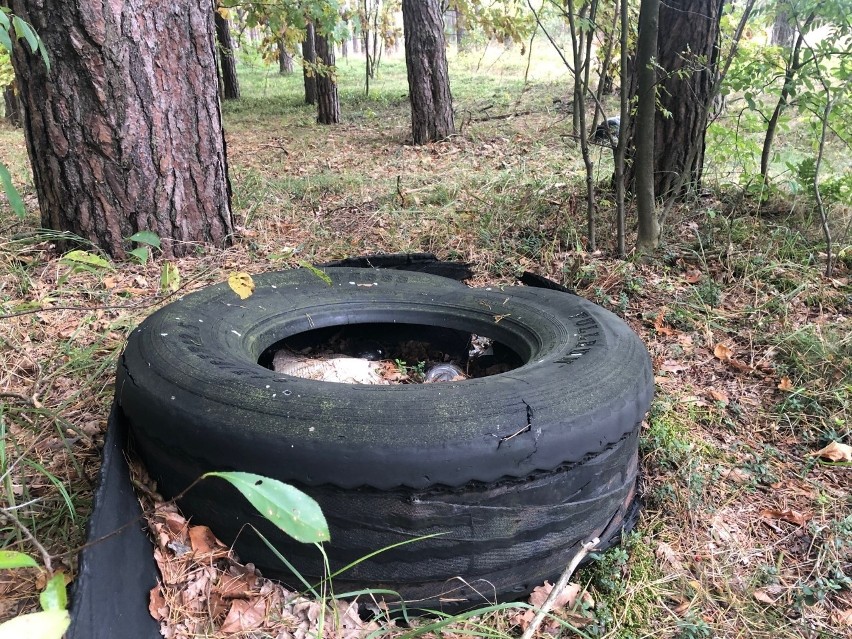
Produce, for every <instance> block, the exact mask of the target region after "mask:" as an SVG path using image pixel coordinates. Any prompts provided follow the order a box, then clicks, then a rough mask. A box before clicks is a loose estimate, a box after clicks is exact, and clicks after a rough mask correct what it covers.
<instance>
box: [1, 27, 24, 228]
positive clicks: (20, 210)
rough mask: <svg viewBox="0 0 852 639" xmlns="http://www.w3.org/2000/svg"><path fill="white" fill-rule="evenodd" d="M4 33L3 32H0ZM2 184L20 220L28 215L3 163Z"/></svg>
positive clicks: (10, 204)
mask: <svg viewBox="0 0 852 639" xmlns="http://www.w3.org/2000/svg"><path fill="white" fill-rule="evenodd" d="M0 33H3V31H0ZM0 182H2V183H3V190H4V191H6V198H7V199H8V200H9V206H11V207H12V210H13V211H14V212H15V215H17V216H18V217H19V218H20V217H24V216H25V215H26V214H27V209H26V208H25V207H24V201H23V200H22V199H21V194H20V193H18V189H16V188H15V185H14V184H12V176H11V175H10V174H9V169H7V168H6V166H5V165H4V164H3V163H0Z"/></svg>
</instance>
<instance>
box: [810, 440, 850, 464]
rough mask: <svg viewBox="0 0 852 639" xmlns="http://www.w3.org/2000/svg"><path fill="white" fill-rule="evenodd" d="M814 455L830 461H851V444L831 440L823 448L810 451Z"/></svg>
mask: <svg viewBox="0 0 852 639" xmlns="http://www.w3.org/2000/svg"><path fill="white" fill-rule="evenodd" d="M811 455H814V456H816V457H822V458H823V459H828V460H830V461H835V462H837V461H843V462H848V461H852V446H849V445H848V444H841V443H840V442H831V443H830V444H829V445H828V446H826V447H825V448H822V449H820V450H818V451H816V452H815V453H811Z"/></svg>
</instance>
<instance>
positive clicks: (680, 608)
mask: <svg viewBox="0 0 852 639" xmlns="http://www.w3.org/2000/svg"><path fill="white" fill-rule="evenodd" d="M687 610H689V602H688V601H681V602H680V603H678V604H677V605H676V606H675V607H674V608H672V612H674V613H675V614H676V615H683V613H685V612H686V611H687Z"/></svg>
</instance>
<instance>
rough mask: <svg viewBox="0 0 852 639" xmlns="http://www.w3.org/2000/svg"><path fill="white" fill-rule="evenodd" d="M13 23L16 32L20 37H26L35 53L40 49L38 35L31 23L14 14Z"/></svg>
mask: <svg viewBox="0 0 852 639" xmlns="http://www.w3.org/2000/svg"><path fill="white" fill-rule="evenodd" d="M12 25H13V26H14V27H15V33H16V34H17V36H18V37H19V38H24V39H25V40H26V41H27V44H29V45H30V49H32V52H33V53H35V52H36V51H38V36H37V35H36V34H35V31H33V30H32V28H31V27H30V25H28V24H27V23H26V22H24V21H23V20H21V19H20V18H19V17H18V16H12Z"/></svg>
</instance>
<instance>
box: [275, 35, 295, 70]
mask: <svg viewBox="0 0 852 639" xmlns="http://www.w3.org/2000/svg"><path fill="white" fill-rule="evenodd" d="M278 73H279V74H280V75H290V74H291V73H293V56H291V55H290V52H289V51H287V47H286V46H285V44H284V39H283V38H282V39H280V40H278Z"/></svg>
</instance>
